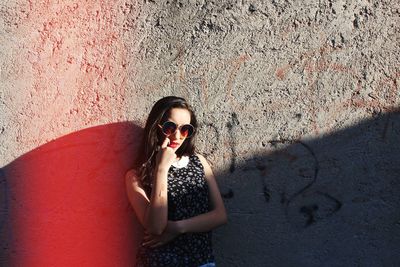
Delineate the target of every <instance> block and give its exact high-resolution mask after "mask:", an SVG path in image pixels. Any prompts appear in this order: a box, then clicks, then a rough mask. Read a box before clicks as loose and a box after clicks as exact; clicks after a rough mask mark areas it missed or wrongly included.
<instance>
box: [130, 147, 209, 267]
mask: <svg viewBox="0 0 400 267" xmlns="http://www.w3.org/2000/svg"><path fill="white" fill-rule="evenodd" d="M209 210H210V207H209V194H208V185H207V182H206V180H205V175H204V168H203V165H202V163H201V162H200V159H199V158H198V156H197V155H195V154H193V155H191V156H189V162H188V163H187V165H186V166H184V167H177V166H176V165H175V166H174V165H173V166H171V168H170V169H169V171H168V220H170V221H178V220H184V219H188V218H191V217H194V216H196V215H200V214H202V213H206V212H208V211H209ZM211 240H212V238H211V231H209V232H203V233H185V234H181V235H179V236H178V237H177V238H175V239H174V240H172V241H170V242H168V243H167V244H165V245H162V246H159V247H156V248H150V247H144V246H141V247H140V248H139V251H138V254H137V257H136V259H137V265H136V266H137V267H153V266H154V267H155V266H158V267H164V266H175V267H178V266H185V267H197V266H200V265H202V264H206V263H208V262H213V261H214V255H213V252H212V244H211Z"/></svg>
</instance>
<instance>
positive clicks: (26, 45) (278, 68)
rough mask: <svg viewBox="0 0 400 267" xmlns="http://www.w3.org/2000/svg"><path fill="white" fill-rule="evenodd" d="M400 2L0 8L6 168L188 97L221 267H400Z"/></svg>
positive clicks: (0, 155)
mask: <svg viewBox="0 0 400 267" xmlns="http://www.w3.org/2000/svg"><path fill="white" fill-rule="evenodd" d="M399 13H400V5H399V2H398V1H293V2H291V1H235V2H234V1H200V0H199V1H144V2H143V1H138V2H135V1H127V0H125V1H122V0H120V1H87V2H82V1H69V2H68V4H60V3H55V2H54V3H51V2H50V1H33V2H22V1H8V2H6V3H2V4H0V14H1V17H0V19H1V21H2V23H1V24H0V25H1V26H0V40H1V42H0V48H1V49H0V64H1V65H0V71H1V73H0V77H1V83H0V88H1V90H0V111H1V117H0V120H1V121H0V122H1V124H0V143H1V146H0V159H1V162H0V163H1V166H4V165H6V164H8V163H10V162H12V161H13V160H14V159H15V158H17V157H19V156H21V155H23V154H24V153H27V152H29V151H31V150H32V149H34V148H36V147H38V146H40V145H42V144H45V143H47V142H48V141H50V140H53V139H56V138H59V137H60V136H62V135H65V134H67V133H71V132H75V131H77V130H80V129H83V128H87V127H90V126H96V125H101V124H107V123H112V122H118V121H126V120H129V121H134V122H137V123H138V124H139V125H141V124H142V123H143V122H144V120H145V117H146V115H147V114H148V112H149V110H150V108H151V106H152V105H153V103H154V101H156V100H157V99H159V98H160V97H162V96H166V95H179V96H183V97H185V98H187V99H188V100H189V102H191V103H192V104H193V106H194V108H195V110H196V112H197V113H196V114H197V116H198V120H199V121H200V123H201V127H200V129H199V138H198V143H199V151H200V152H201V153H203V154H204V155H206V156H207V158H208V159H209V160H210V162H211V163H212V166H213V169H214V171H215V172H216V173H217V174H218V176H217V179H218V182H219V185H220V188H221V193H222V194H223V196H224V201H225V204H226V207H227V208H228V213H229V224H228V225H226V226H224V227H222V228H220V229H218V230H216V231H215V235H214V244H215V253H216V257H217V263H218V265H219V266H251V265H254V266H295V265H296V266H297V265H298V266H398V265H400V262H399V257H398V254H399V253H400V251H399V247H400V237H399V236H400V228H399V224H400V217H399V216H400V215H399V204H398V203H399V201H400V199H399V196H398V192H399V189H400V186H399V182H398V177H399V173H400V169H399V167H398V166H400V162H399V158H400V145H399V142H398V140H400V139H399V138H400V118H399V114H398V107H399V105H400V93H399V86H398V83H399V78H400V66H399V57H400V50H399V41H400V40H399V39H400V30H399V26H398V25H400V21H399V20H400V19H399Z"/></svg>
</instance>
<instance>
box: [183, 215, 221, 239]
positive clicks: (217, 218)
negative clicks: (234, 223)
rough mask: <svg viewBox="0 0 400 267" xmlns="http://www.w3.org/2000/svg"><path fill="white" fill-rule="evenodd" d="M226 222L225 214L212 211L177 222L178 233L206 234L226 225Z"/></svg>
mask: <svg viewBox="0 0 400 267" xmlns="http://www.w3.org/2000/svg"><path fill="white" fill-rule="evenodd" d="M227 221H228V219H227V216H226V214H225V212H220V211H218V210H212V211H209V212H207V213H203V214H200V215H197V216H194V217H192V218H189V219H185V220H180V221H177V222H176V223H177V227H178V231H179V232H180V233H181V234H184V233H189V232H208V231H211V230H212V229H214V228H216V227H218V226H220V225H223V224H226V223H227Z"/></svg>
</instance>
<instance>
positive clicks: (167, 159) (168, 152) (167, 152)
mask: <svg viewBox="0 0 400 267" xmlns="http://www.w3.org/2000/svg"><path fill="white" fill-rule="evenodd" d="M169 142H170V140H169V138H168V137H165V140H164V142H163V143H162V145H161V148H160V150H159V151H158V152H157V158H156V164H157V165H156V166H157V167H158V168H162V169H165V170H168V169H169V167H171V165H172V163H173V162H174V160H176V157H177V156H176V154H175V150H174V149H173V148H171V147H169V146H168V144H169Z"/></svg>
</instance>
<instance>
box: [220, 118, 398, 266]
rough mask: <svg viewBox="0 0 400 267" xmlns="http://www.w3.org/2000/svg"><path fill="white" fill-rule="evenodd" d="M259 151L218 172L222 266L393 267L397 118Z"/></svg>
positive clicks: (275, 143)
mask: <svg viewBox="0 0 400 267" xmlns="http://www.w3.org/2000/svg"><path fill="white" fill-rule="evenodd" d="M228 128H229V125H228ZM232 144H233V145H234V142H232ZM264 145H265V147H267V146H268V147H269V150H270V151H274V152H270V153H265V154H257V155H254V156H253V157H252V158H249V159H246V160H245V161H244V162H242V163H237V160H236V159H235V153H231V154H232V157H231V166H230V168H229V171H223V172H220V173H218V181H219V184H220V187H221V194H222V195H223V197H224V201H225V205H226V207H227V209H228V212H229V223H228V225H227V226H226V227H223V228H221V229H220V230H219V231H218V232H217V235H216V242H215V244H216V247H217V248H220V249H221V248H223V249H221V251H220V253H218V258H217V260H219V262H220V263H221V264H220V266H222V267H224V266H288V267H289V266H400V257H399V255H400V113H399V111H396V112H392V113H388V114H385V115H379V116H375V117H374V118H372V119H369V120H366V121H363V122H361V123H359V124H357V125H355V126H353V127H350V128H347V129H343V130H340V131H338V132H336V133H333V134H331V135H327V136H323V137H321V138H316V139H309V140H304V141H296V140H270V141H269V142H268V144H264ZM232 151H233V152H234V151H235V149H234V148H233V149H232Z"/></svg>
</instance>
